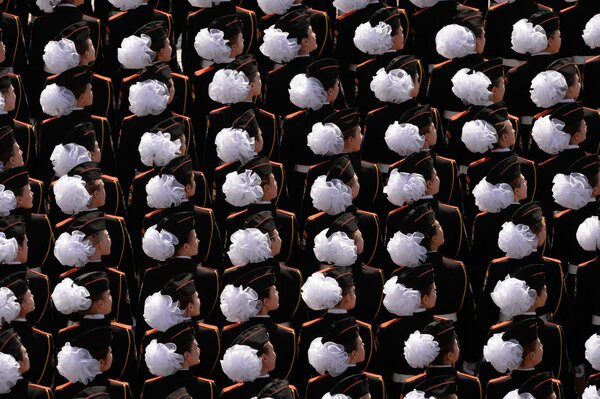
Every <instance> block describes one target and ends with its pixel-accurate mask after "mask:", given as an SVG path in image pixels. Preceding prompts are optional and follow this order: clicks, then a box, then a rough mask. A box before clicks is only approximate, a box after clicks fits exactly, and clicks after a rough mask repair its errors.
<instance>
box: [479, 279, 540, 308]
mask: <svg viewBox="0 0 600 399" xmlns="http://www.w3.org/2000/svg"><path fill="white" fill-rule="evenodd" d="M535 294H536V293H535V290H532V289H530V288H529V287H528V286H527V284H526V283H525V281H523V280H519V279H517V278H514V277H510V276H506V278H505V279H504V280H500V281H498V283H496V287H495V288H494V291H492V293H491V294H490V296H491V297H492V301H494V303H495V304H496V306H498V308H500V311H501V312H502V313H503V314H505V315H506V316H508V317H513V316H517V315H520V314H523V313H525V312H527V311H528V310H529V308H530V307H531V305H533V302H534V301H535Z"/></svg>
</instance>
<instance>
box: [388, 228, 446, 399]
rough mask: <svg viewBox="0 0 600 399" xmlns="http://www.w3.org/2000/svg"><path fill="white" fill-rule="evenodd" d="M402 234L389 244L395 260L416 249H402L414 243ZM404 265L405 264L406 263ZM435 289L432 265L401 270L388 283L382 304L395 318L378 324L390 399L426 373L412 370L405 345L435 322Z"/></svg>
mask: <svg viewBox="0 0 600 399" xmlns="http://www.w3.org/2000/svg"><path fill="white" fill-rule="evenodd" d="M401 234H402V233H400V232H399V233H396V235H395V238H394V239H393V240H392V241H390V245H389V247H390V249H389V250H388V251H390V255H391V256H392V259H394V258H396V257H397V255H398V256H399V257H400V258H401V257H403V256H407V255H408V253H409V251H412V253H411V255H412V256H414V255H415V253H414V250H415V248H414V246H412V245H410V244H408V245H405V246H406V247H407V248H402V246H403V245H402V244H403V241H404V239H407V240H406V241H407V243H408V242H410V241H412V242H413V243H414V240H415V237H414V236H413V237H412V238H411V237H402V236H401ZM409 245H410V246H409ZM411 247H412V248H411ZM398 263H400V262H398ZM402 263H405V264H406V262H405V261H403V262H402ZM435 290H436V287H435V281H434V271H433V266H432V265H430V264H427V263H422V264H419V265H416V266H414V267H402V268H399V269H397V270H395V271H394V272H393V273H392V277H391V278H390V279H389V280H388V281H387V282H386V285H385V288H384V294H385V297H384V301H383V305H384V306H385V308H386V310H387V311H388V312H389V314H390V316H391V317H393V318H392V319H391V320H389V321H386V322H384V323H382V324H380V325H379V329H378V331H377V342H378V346H377V357H378V362H379V368H380V370H382V372H383V378H384V380H385V385H386V389H387V394H388V396H391V397H399V396H400V393H401V392H402V386H403V384H405V383H406V381H407V380H408V379H409V378H411V377H413V376H415V375H417V374H421V373H422V372H423V369H422V368H413V367H411V366H410V365H409V364H408V362H407V361H406V358H405V356H403V353H404V342H405V341H406V340H407V339H408V337H409V336H410V334H412V333H413V332H414V331H417V330H419V331H421V330H422V329H423V328H424V327H425V326H426V325H428V324H429V323H431V322H433V321H434V320H435V319H436V317H435V316H434V315H433V314H432V313H431V312H430V309H431V308H432V307H433V306H435V302H436V293H435ZM408 296H410V297H411V298H412V299H411V300H410V301H409V300H406V298H407V297H408ZM394 317H395V318H394Z"/></svg>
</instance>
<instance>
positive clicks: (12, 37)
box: [0, 10, 27, 75]
mask: <svg viewBox="0 0 600 399" xmlns="http://www.w3.org/2000/svg"><path fill="white" fill-rule="evenodd" d="M7 11H8V10H7ZM7 11H4V10H3V11H2V13H1V14H0V29H1V30H2V33H1V34H0V39H1V41H2V42H3V43H4V47H5V50H4V54H5V56H4V59H2V60H1V61H0V68H12V69H13V71H14V72H16V73H18V74H19V75H22V74H23V73H25V72H26V66H27V51H26V49H25V40H24V37H25V35H24V30H23V24H22V23H21V21H20V20H19V16H17V15H13V14H15V13H14V12H13V10H10V11H8V12H7ZM11 13H12V14H11Z"/></svg>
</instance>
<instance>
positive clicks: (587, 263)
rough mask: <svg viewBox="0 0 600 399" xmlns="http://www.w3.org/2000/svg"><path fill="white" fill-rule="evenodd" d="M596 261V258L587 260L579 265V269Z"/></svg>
mask: <svg viewBox="0 0 600 399" xmlns="http://www.w3.org/2000/svg"><path fill="white" fill-rule="evenodd" d="M597 260H598V258H594V259H591V260H588V261H587V262H583V263H581V264H579V267H582V266H587V265H589V264H592V263H593V262H595V261H597Z"/></svg>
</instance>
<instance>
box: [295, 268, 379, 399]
mask: <svg viewBox="0 0 600 399" xmlns="http://www.w3.org/2000/svg"><path fill="white" fill-rule="evenodd" d="M302 299H303V300H304V303H305V304H306V306H307V307H308V308H309V309H310V310H313V311H315V312H322V311H325V314H323V315H322V316H320V317H317V318H315V319H313V320H310V321H307V322H306V323H303V324H302V328H301V329H300V336H299V338H298V342H299V345H298V356H299V357H298V364H301V365H306V364H307V363H308V349H309V347H310V344H311V342H312V341H313V340H314V339H315V338H317V337H322V336H323V335H324V334H325V330H327V328H328V327H329V326H330V325H332V324H333V323H335V322H337V321H338V320H341V319H344V318H346V317H348V314H349V312H352V310H353V309H354V307H355V306H356V287H355V285H354V278H353V277H352V270H351V269H350V268H348V267H340V266H335V267H330V268H326V269H323V270H320V271H317V272H315V273H313V274H312V275H311V276H309V277H308V279H307V280H306V282H305V283H304V285H303V286H302ZM356 323H357V324H358V329H359V334H360V337H361V339H362V342H363V344H364V347H365V360H364V361H363V362H361V363H360V367H361V368H362V369H363V370H366V369H368V368H369V365H370V362H371V357H372V355H373V352H374V339H373V329H372V327H371V325H370V324H368V323H365V322H363V321H360V320H357V321H356ZM314 376H315V372H314V371H313V370H309V368H308V367H304V368H300V367H298V368H297V369H296V375H295V378H296V380H295V381H296V384H297V385H298V386H300V387H305V386H306V382H307V380H308V379H309V378H310V377H314ZM301 392H302V393H303V390H301Z"/></svg>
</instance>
